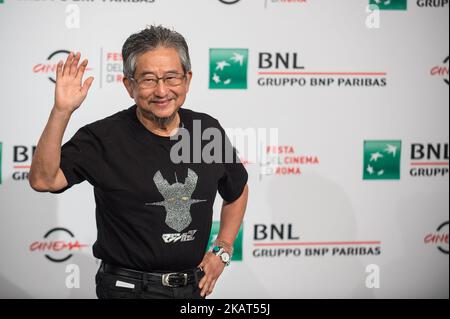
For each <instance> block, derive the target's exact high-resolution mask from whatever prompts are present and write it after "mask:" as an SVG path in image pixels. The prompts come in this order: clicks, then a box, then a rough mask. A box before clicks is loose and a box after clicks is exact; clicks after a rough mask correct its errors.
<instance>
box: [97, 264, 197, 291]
mask: <svg viewBox="0 0 450 319" xmlns="http://www.w3.org/2000/svg"><path fill="white" fill-rule="evenodd" d="M102 269H103V271H104V272H105V273H108V274H111V275H117V276H123V277H128V278H132V279H137V280H142V281H144V283H145V282H147V281H150V282H154V283H159V284H162V285H163V286H166V287H183V286H186V285H190V284H193V283H198V282H199V280H200V279H201V277H203V275H204V272H203V271H202V270H201V269H200V268H196V269H193V270H187V271H183V272H171V273H152V272H145V271H139V270H133V269H127V268H122V267H119V266H114V265H111V264H106V263H102Z"/></svg>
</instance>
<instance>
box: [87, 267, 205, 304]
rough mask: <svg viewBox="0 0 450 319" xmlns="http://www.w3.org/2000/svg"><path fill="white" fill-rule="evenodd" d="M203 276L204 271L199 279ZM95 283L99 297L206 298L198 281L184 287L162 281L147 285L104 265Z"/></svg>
mask: <svg viewBox="0 0 450 319" xmlns="http://www.w3.org/2000/svg"><path fill="white" fill-rule="evenodd" d="M203 276H204V273H202V275H200V276H199V278H198V280H199V281H200V279H201V278H202V277H203ZM95 283H96V294H97V297H98V298H99V299H204V297H201V296H200V292H201V290H200V288H198V282H197V283H195V282H194V283H191V284H187V285H186V286H182V287H167V286H163V285H162V284H161V283H157V282H149V283H148V284H147V287H145V286H144V283H143V282H142V280H138V279H134V278H129V277H124V276H118V275H113V274H109V273H106V272H104V271H103V269H102V266H100V268H99V270H98V272H97V274H96V276H95ZM123 286H125V287H123Z"/></svg>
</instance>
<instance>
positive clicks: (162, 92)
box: [154, 79, 169, 96]
mask: <svg viewBox="0 0 450 319" xmlns="http://www.w3.org/2000/svg"><path fill="white" fill-rule="evenodd" d="M168 91H169V89H168V88H167V86H166V84H165V83H164V81H163V80H162V79H160V80H159V81H158V83H157V84H156V88H155V91H154V92H155V94H156V95H157V96H166V95H167V93H168Z"/></svg>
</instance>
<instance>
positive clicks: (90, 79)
mask: <svg viewBox="0 0 450 319" xmlns="http://www.w3.org/2000/svg"><path fill="white" fill-rule="evenodd" d="M93 81H94V77H93V76H90V77H88V78H87V79H86V80H85V81H84V84H83V87H82V88H81V93H82V94H83V95H84V96H86V95H87V93H88V91H89V88H90V87H91V85H92V82H93Z"/></svg>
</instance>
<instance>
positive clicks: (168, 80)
mask: <svg viewBox="0 0 450 319" xmlns="http://www.w3.org/2000/svg"><path fill="white" fill-rule="evenodd" d="M185 77H186V73H183V74H179V73H169V74H166V75H164V76H163V77H157V76H154V75H151V74H149V75H144V76H143V77H142V78H140V79H138V80H137V79H135V78H133V77H130V79H131V80H133V81H134V82H136V83H137V84H138V86H139V87H140V88H143V89H154V88H156V87H157V86H158V83H159V81H160V80H162V81H163V83H164V84H165V85H166V86H170V87H174V86H179V85H181V84H182V83H183V80H184V78H185Z"/></svg>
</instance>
